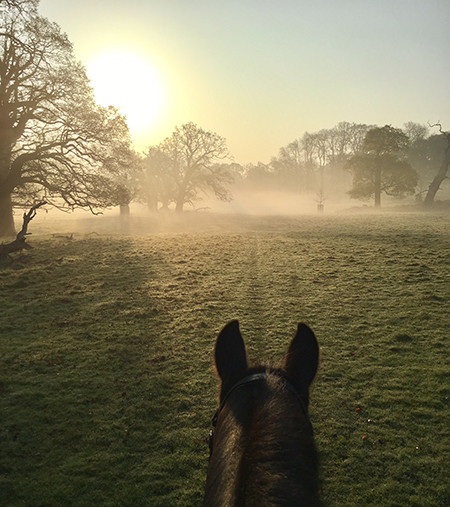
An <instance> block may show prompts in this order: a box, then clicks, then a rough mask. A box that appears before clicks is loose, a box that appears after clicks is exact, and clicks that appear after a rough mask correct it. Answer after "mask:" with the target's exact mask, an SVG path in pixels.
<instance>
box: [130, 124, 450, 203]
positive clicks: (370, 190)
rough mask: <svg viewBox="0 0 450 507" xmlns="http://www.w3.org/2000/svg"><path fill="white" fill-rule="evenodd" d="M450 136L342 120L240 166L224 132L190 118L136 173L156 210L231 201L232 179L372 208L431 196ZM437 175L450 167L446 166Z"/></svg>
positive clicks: (415, 127) (242, 184) (427, 129)
mask: <svg viewBox="0 0 450 507" xmlns="http://www.w3.org/2000/svg"><path fill="white" fill-rule="evenodd" d="M449 143H450V141H449V140H448V134H447V135H446V134H445V133H444V132H442V131H441V132H440V133H439V134H434V135H430V127H429V126H426V125H421V124H419V123H414V122H408V123H406V124H405V125H404V128H403V129H398V128H394V127H392V126H390V125H385V126H384V127H378V126H376V125H366V124H357V123H349V122H340V123H338V124H337V125H336V126H335V127H333V128H332V129H323V130H320V131H319V132H314V133H309V132H306V133H305V134H304V135H303V136H302V137H301V138H298V139H296V140H294V141H292V142H291V143H289V144H288V145H287V146H284V147H282V148H280V150H279V152H278V155H277V156H275V157H272V159H271V160H270V162H269V163H268V164H263V163H261V162H258V163H257V164H248V165H245V166H242V165H240V164H237V163H235V162H225V161H224V159H226V158H229V156H230V155H229V153H228V151H227V149H226V146H225V140H224V139H223V138H221V137H219V136H217V135H216V134H213V133H211V132H205V131H203V130H202V129H201V128H199V127H197V126H196V125H194V124H192V123H189V124H186V125H183V126H182V127H180V128H176V129H175V132H174V133H173V135H172V137H170V138H168V139H166V140H165V141H163V143H161V144H160V145H158V146H153V147H150V148H149V149H148V151H147V153H146V155H145V157H144V158H143V161H142V167H143V168H141V170H140V171H141V176H140V177H139V178H138V179H139V181H140V182H141V185H142V189H143V190H144V192H141V194H140V195H141V197H140V200H141V201H143V202H146V203H147V205H148V206H149V209H151V210H157V209H158V208H168V207H169V206H170V204H172V203H174V204H175V208H176V209H177V210H178V211H180V210H182V209H183V206H184V205H185V204H190V205H195V203H196V202H198V201H199V200H201V198H202V194H207V193H213V194H214V195H215V196H216V197H217V198H219V199H222V200H225V201H228V200H230V199H231V194H230V192H229V186H230V184H231V183H235V184H237V185H238V186H239V187H240V188H243V189H246V190H259V191H273V190H277V191H284V192H294V193H298V194H307V193H308V194H310V193H315V194H317V196H318V201H320V200H321V199H324V196H325V195H326V194H333V193H334V194H336V193H339V192H340V193H342V194H347V195H349V196H350V197H351V198H354V199H360V200H370V199H373V201H374V206H375V207H380V206H381V196H382V195H383V194H385V195H389V196H393V197H397V198H402V197H405V196H407V195H412V194H416V195H417V199H418V200H421V198H422V197H421V196H422V195H423V194H424V193H427V197H428V198H429V199H431V201H432V200H433V199H434V196H435V193H436V192H434V194H433V196H432V197H430V190H429V187H430V182H432V181H433V178H434V176H435V174H436V171H437V168H439V167H440V164H441V162H442V159H443V157H444V154H445V153H447V152H448V146H449ZM446 150H447V151H446ZM446 167H447V169H448V163H447V164H446ZM440 174H444V175H445V174H446V171H444V170H443V169H442V168H441V170H440ZM444 179H445V178H443V177H442V176H441V177H440V179H439V182H438V183H436V185H435V186H436V187H437V188H436V191H437V190H438V189H439V185H440V183H442V181H443V180H444Z"/></svg>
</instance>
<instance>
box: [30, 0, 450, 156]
mask: <svg viewBox="0 0 450 507" xmlns="http://www.w3.org/2000/svg"><path fill="white" fill-rule="evenodd" d="M39 11H40V13H41V14H42V15H44V16H46V17H47V18H49V19H50V20H51V21H55V22H56V23H58V24H59V25H60V27H61V29H62V31H64V32H66V33H67V35H68V36H69V39H70V40H71V42H72V43H73V44H74V50H75V55H76V57H77V59H78V60H81V61H82V62H83V63H84V64H85V65H86V67H87V69H88V75H89V76H90V77H91V79H92V84H93V85H94V90H95V89H96V86H97V87H98V90H99V91H98V97H97V99H98V101H99V102H100V103H101V102H102V100H103V101H105V100H109V97H107V91H108V88H111V90H112V89H113V86H114V85H113V83H112V81H113V78H112V77H110V76H114V75H117V76H118V79H117V80H118V81H120V80H121V83H122V87H121V89H119V91H117V92H116V95H114V97H116V96H117V97H118V98H117V101H120V102H121V103H114V104H113V105H115V106H118V107H120V106H122V109H121V111H122V112H124V113H125V114H128V115H129V117H130V123H131V118H132V117H133V118H135V117H136V118H137V116H139V115H140V116H141V120H142V117H144V119H143V120H142V121H141V122H140V123H139V122H137V121H135V122H134V125H135V126H134V127H133V128H132V135H133V140H134V143H135V147H136V148H137V149H138V150H139V151H142V150H144V149H145V147H147V146H150V145H155V144H158V143H160V142H161V141H162V140H163V139H164V138H166V137H168V136H170V134H171V133H172V132H173V129H174V127H175V126H180V125H182V124H183V123H187V122H189V121H193V122H194V123H197V124H198V125H199V126H201V127H202V128H204V129H206V130H212V131H214V132H216V133H217V134H219V135H221V136H223V137H225V138H226V140H227V145H228V148H229V150H230V152H231V154H232V155H233V157H234V160H235V161H236V162H238V163H240V164H247V163H250V162H253V163H256V162H258V161H261V162H263V163H267V162H269V161H270V158H271V157H272V156H276V155H277V154H278V150H279V149H280V148H281V147H282V146H285V145H286V144H288V143H290V142H291V141H293V140H294V139H296V138H299V137H301V136H302V135H303V134H304V132H305V131H308V132H316V131H318V130H320V129H322V128H331V127H333V126H334V125H336V124H337V123H339V122H340V121H349V122H356V123H367V124H376V125H380V126H383V125H385V124H391V125H393V126H394V127H403V124H404V123H405V122H408V121H415V122H419V123H427V121H430V122H432V123H434V122H436V121H440V122H441V123H442V125H443V127H444V129H450V57H449V49H450V29H449V27H450V1H449V0H127V1H126V2H124V1H123V0H120V1H119V0H77V1H76V2H74V1H73V0H41V4H40V8H39ZM107 53H109V54H110V56H109V60H108V59H106V60H105V57H104V55H105V54H107ZM120 54H121V55H122V59H120V58H118V59H116V60H114V55H116V56H117V55H120ZM124 54H125V57H124ZM111 55H112V56H111ZM127 55H128V56H127ZM102 56H103V62H105V61H106V62H114V61H116V62H117V64H116V65H115V64H111V63H110V64H108V65H110V67H111V66H112V67H114V66H116V67H118V68H113V69H110V70H108V69H107V68H106V67H105V63H103V66H102V67H99V65H98V64H97V67H96V66H95V65H96V64H95V62H98V61H99V59H100V60H101V59H102ZM124 58H125V60H124ZM135 61H136V62H144V63H143V64H142V65H143V67H145V66H147V71H149V72H150V74H149V72H147V73H146V74H142V72H143V70H142V69H141V72H139V71H136V74H135V75H134V76H133V75H130V76H129V77H128V79H127V80H126V81H125V80H124V75H125V74H126V75H128V74H131V73H132V72H134V71H133V70H130V69H137V67H139V65H138V64H135V63H133V62H135ZM121 68H122V72H121ZM95 75H96V76H97V77H96V79H97V85H96V82H94V81H95V79H94V76H95ZM102 76H103V82H102ZM139 81H145V82H146V85H145V87H144V88H143V87H142V86H139V83H138V82H139ZM109 83H111V85H109ZM152 83H153V84H152ZM155 83H156V84H155ZM102 86H103V88H106V91H105V92H102V93H103V95H101V93H100V89H101V87H102ZM124 89H126V91H124ZM111 90H110V91H111ZM121 90H122V91H121ZM121 94H122V95H121ZM102 97H103V98H102ZM114 100H116V99H114ZM122 102H123V103H122ZM138 102H139V103H140V106H139V105H137V104H138ZM155 102H156V103H158V105H159V106H158V107H156V106H155V105H153V106H152V104H155ZM127 104H128V105H127ZM102 105H107V104H102ZM125 107H127V108H128V109H127V110H125ZM133 107H134V110H133ZM156 109H159V110H158V111H157V112H156ZM127 111H128V113H127ZM133 115H134V116H133ZM147 119H148V121H147ZM130 127H131V125H130Z"/></svg>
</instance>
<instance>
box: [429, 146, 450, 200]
mask: <svg viewBox="0 0 450 507" xmlns="http://www.w3.org/2000/svg"><path fill="white" fill-rule="evenodd" d="M447 141H448V146H447V148H446V150H445V156H444V160H443V162H442V164H441V167H440V168H439V171H438V173H437V175H436V177H435V178H434V180H433V181H432V182H431V183H430V186H429V187H428V192H427V195H426V197H425V201H424V202H423V205H424V207H425V208H429V207H431V205H432V204H433V202H434V198H435V197H436V194H437V191H438V190H439V187H440V186H441V183H442V182H443V181H444V180H445V179H446V178H447V172H448V169H449V166H450V138H449V137H447Z"/></svg>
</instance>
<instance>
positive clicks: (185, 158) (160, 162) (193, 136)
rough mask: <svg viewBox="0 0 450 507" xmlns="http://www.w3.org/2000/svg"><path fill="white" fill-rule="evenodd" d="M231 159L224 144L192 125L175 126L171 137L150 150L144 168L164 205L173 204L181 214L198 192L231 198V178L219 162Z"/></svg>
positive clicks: (196, 199) (212, 135)
mask: <svg viewBox="0 0 450 507" xmlns="http://www.w3.org/2000/svg"><path fill="white" fill-rule="evenodd" d="M227 158H230V154H229V152H228V149H227V146H226V141H225V139H224V138H223V137H221V136H219V135H218V134H216V133H214V132H209V131H206V130H203V129H202V128H201V127H198V126H197V125H195V124H194V123H192V122H191V123H186V124H184V125H182V126H181V127H176V128H175V131H174V132H173V134H172V135H171V136H170V137H168V138H167V139H165V140H164V141H163V142H162V143H161V144H159V145H158V146H156V147H151V148H150V149H149V153H148V156H147V159H146V164H147V167H148V168H149V171H150V173H151V175H152V177H153V181H154V182H155V184H156V185H157V187H158V193H159V195H160V201H162V199H161V196H163V197H164V202H165V203H166V204H169V203H170V202H175V203H176V210H177V211H179V212H181V211H183V207H184V205H185V204H187V203H189V204H193V203H195V202H196V201H198V200H200V193H201V192H203V193H207V192H212V193H213V194H214V195H215V196H216V197H217V198H218V199H220V200H222V201H229V200H230V199H231V196H230V193H229V190H228V185H229V184H231V183H233V178H232V176H231V173H230V171H228V169H227V166H226V165H224V164H220V163H219V162H220V161H221V160H224V159H227ZM164 202H163V204H164Z"/></svg>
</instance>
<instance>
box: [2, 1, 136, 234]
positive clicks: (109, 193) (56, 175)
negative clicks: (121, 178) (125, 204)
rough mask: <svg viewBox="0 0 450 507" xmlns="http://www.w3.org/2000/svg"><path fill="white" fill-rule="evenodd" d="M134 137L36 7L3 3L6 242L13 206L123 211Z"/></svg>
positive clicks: (64, 38)
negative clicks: (120, 183) (124, 172)
mask: <svg viewBox="0 0 450 507" xmlns="http://www.w3.org/2000/svg"><path fill="white" fill-rule="evenodd" d="M129 145H130V140H129V132H128V127H127V125H126V122H125V119H124V118H123V117H122V116H121V115H120V114H118V111H117V110H116V109H115V108H113V107H109V108H103V107H100V106H98V105H97V104H96V103H95V101H94V98H93V92H92V89H91V87H90V84H89V80H88V78H87V76H86V72H85V69H84V67H83V66H82V65H81V64H80V63H79V62H77V61H76V60H75V58H74V55H73V50H72V45H71V43H70V41H69V40H68V38H67V36H66V35H65V34H64V33H61V31H60V28H59V26H58V25H56V24H55V23H51V22H50V21H48V20H47V19H46V18H43V17H42V16H40V15H39V14H38V12H37V2H36V1H33V0H28V1H27V0H23V1H5V0H3V1H2V2H1V3H0V236H4V235H13V234H14V232H15V231H14V222H13V212H12V208H13V205H17V206H28V205H32V204H34V203H35V202H37V201H39V200H45V201H47V202H48V203H50V204H53V205H55V206H58V207H60V208H74V207H85V208H89V209H90V210H91V211H95V210H96V209H98V208H102V207H106V206H110V205H113V204H118V202H117V192H116V189H117V185H116V183H115V182H114V178H112V177H111V175H114V174H116V173H118V172H120V169H121V167H123V164H126V163H128V161H129V156H130V152H129Z"/></svg>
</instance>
